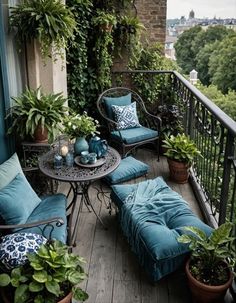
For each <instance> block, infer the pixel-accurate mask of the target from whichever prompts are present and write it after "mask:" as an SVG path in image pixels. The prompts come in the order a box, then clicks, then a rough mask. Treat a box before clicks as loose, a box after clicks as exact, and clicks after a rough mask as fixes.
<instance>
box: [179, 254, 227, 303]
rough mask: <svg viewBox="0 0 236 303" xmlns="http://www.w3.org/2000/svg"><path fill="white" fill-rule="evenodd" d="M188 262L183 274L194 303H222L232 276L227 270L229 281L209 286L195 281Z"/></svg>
mask: <svg viewBox="0 0 236 303" xmlns="http://www.w3.org/2000/svg"><path fill="white" fill-rule="evenodd" d="M189 263H190V260H188V261H187V263H186V266H185V272H186V275H187V278H188V284H189V288H190V290H191V293H192V296H193V302H194V303H223V302H224V296H225V294H226V291H227V289H228V288H229V287H230V285H231V283H232V281H233V274H232V272H230V270H229V280H228V282H226V283H225V284H223V285H219V286H210V285H206V284H203V283H201V282H199V281H198V280H196V279H195V278H194V277H193V276H192V275H191V273H190V271H189Z"/></svg>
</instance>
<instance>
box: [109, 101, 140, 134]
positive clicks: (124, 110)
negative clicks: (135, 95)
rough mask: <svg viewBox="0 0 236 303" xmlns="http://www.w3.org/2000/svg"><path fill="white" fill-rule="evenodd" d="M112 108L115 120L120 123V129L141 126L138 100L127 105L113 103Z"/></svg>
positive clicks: (118, 127)
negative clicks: (138, 114) (137, 107)
mask: <svg viewBox="0 0 236 303" xmlns="http://www.w3.org/2000/svg"><path fill="white" fill-rule="evenodd" d="M112 110H113V114H114V117H115V121H116V122H117V123H118V125H117V129H118V130H121V129H127V128H133V127H139V126H141V125H140V123H139V120H138V116H137V110H136V102H133V103H131V104H129V105H126V106H117V105H112Z"/></svg>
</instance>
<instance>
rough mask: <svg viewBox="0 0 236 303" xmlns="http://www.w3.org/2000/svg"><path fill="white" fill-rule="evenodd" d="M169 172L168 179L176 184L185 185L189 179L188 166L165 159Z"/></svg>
mask: <svg viewBox="0 0 236 303" xmlns="http://www.w3.org/2000/svg"><path fill="white" fill-rule="evenodd" d="M167 161H168V164H169V170H170V178H171V180H173V181H175V182H176V183H180V184H183V183H187V182H188V177H189V167H190V166H189V165H188V164H186V163H182V162H178V161H174V160H171V159H167Z"/></svg>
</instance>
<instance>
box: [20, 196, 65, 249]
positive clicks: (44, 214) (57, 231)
mask: <svg viewBox="0 0 236 303" xmlns="http://www.w3.org/2000/svg"><path fill="white" fill-rule="evenodd" d="M66 203H67V199H66V196H65V195H63V194H55V195H51V196H47V197H45V198H44V199H42V201H41V203H40V204H39V205H38V207H36V208H35V210H34V211H33V212H32V214H31V215H30V216H29V218H28V220H27V222H26V223H32V222H37V221H40V220H45V219H50V218H53V217H61V218H62V219H63V221H64V222H65V224H63V225H62V226H59V227H58V226H56V225H55V223H53V226H54V229H53V231H52V234H51V238H52V239H57V240H60V241H62V242H63V243H66V239H67V232H66V225H67V224H66V222H67V220H66ZM40 227H41V228H42V227H44V226H42V225H41V226H40ZM24 232H31V233H37V234H41V230H40V229H39V228H38V227H31V228H24ZM50 232H51V227H50V226H47V228H46V229H45V231H44V233H43V236H44V237H46V238H47V239H49V237H50Z"/></svg>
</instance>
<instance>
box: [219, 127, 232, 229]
mask: <svg viewBox="0 0 236 303" xmlns="http://www.w3.org/2000/svg"><path fill="white" fill-rule="evenodd" d="M233 156H234V138H233V136H232V135H231V134H230V133H229V132H228V134H227V137H226V146H225V155H224V166H223V169H224V170H223V180H222V187H221V195H220V209H219V222H218V223H219V225H221V224H223V223H224V222H225V219H226V212H227V201H228V195H229V183H230V172H231V164H232V161H233Z"/></svg>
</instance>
